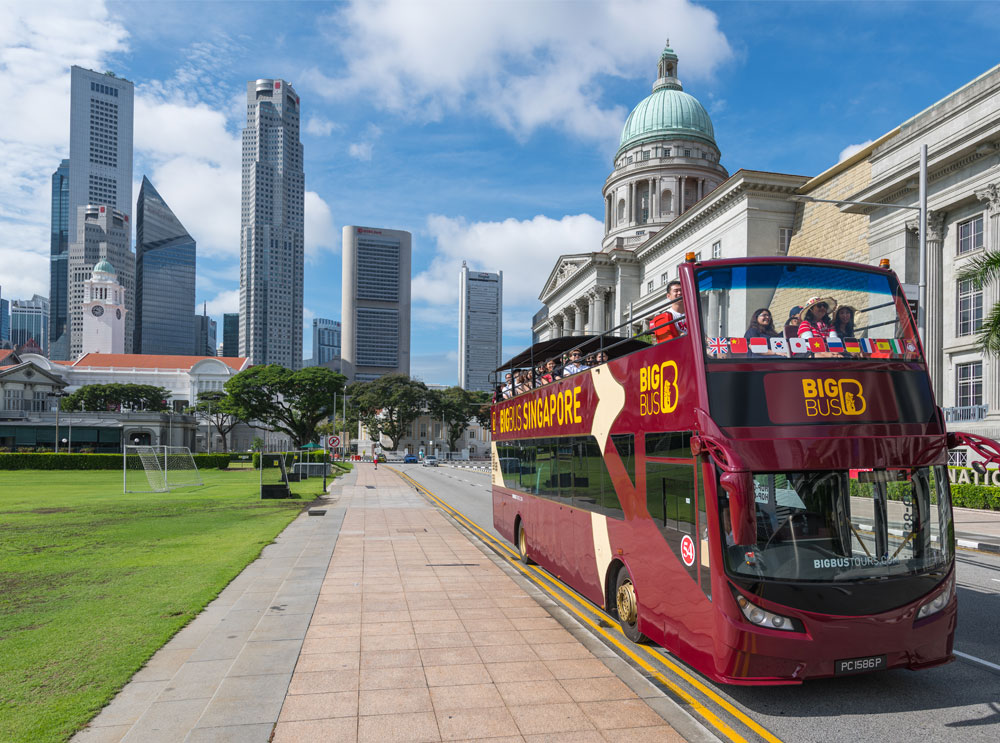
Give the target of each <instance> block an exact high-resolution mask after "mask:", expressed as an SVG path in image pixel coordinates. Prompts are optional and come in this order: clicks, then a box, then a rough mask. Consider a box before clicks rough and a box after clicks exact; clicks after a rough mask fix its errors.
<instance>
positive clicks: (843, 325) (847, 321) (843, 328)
mask: <svg viewBox="0 0 1000 743" xmlns="http://www.w3.org/2000/svg"><path fill="white" fill-rule="evenodd" d="M854 312H855V310H854V308H853V307H851V306H850V305H849V304H842V305H841V306H840V307H838V308H837V314H836V315H834V318H833V329H834V331H835V332H836V333H837V337H838V338H853V337H854Z"/></svg>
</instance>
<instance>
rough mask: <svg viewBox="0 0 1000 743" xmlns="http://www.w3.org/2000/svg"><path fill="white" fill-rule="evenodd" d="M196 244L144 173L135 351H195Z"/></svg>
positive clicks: (137, 244)
mask: <svg viewBox="0 0 1000 743" xmlns="http://www.w3.org/2000/svg"><path fill="white" fill-rule="evenodd" d="M195 265H196V243H195V240H194V238H193V237H191V235H190V234H188V231H187V230H186V229H184V225H182V224H181V222H180V220H179V219H177V217H176V216H175V215H174V213H173V211H171V209H170V207H169V206H167V203H166V202H165V201H164V200H163V197H162V196H160V194H159V192H157V190H156V188H154V186H153V184H152V183H150V181H149V179H148V178H147V177H146V176H143V177H142V186H141V187H140V188H139V199H138V201H137V202H136V217H135V335H134V337H133V349H134V351H135V353H150V354H165V355H179V356H190V355H196V353H195V320H194V307H195V294H194V291H195Z"/></svg>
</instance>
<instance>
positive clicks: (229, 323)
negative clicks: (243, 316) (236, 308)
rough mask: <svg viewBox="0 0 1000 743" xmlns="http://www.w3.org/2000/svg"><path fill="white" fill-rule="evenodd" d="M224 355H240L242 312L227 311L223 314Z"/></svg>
mask: <svg viewBox="0 0 1000 743" xmlns="http://www.w3.org/2000/svg"><path fill="white" fill-rule="evenodd" d="M222 355H223V356H230V357H235V356H239V355H240V313H238V312H231V313H230V312H227V313H226V314H225V315H223V316H222Z"/></svg>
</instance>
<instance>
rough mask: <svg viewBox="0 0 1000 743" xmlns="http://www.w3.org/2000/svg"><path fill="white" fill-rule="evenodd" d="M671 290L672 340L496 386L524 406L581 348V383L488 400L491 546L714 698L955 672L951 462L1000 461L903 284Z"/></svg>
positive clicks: (744, 280)
mask: <svg viewBox="0 0 1000 743" xmlns="http://www.w3.org/2000/svg"><path fill="white" fill-rule="evenodd" d="M679 278H680V281H681V291H682V297H683V299H682V300H680V301H677V302H676V303H674V305H673V306H672V307H668V308H667V309H670V310H671V311H672V312H673V314H671V313H670V312H663V313H658V314H657V315H656V317H655V319H654V318H650V319H651V321H652V322H654V323H655V324H656V325H657V327H654V328H653V329H652V331H653V332H652V333H650V334H648V335H647V338H648V339H650V340H655V339H661V340H662V339H669V340H663V341H662V342H659V343H655V344H653V345H646V344H637V343H636V341H635V340H633V339H628V340H623V339H621V338H618V337H615V335H614V334H613V333H611V334H607V335H604V336H600V337H584V338H573V339H561V340H559V341H552V342H549V343H547V344H545V343H543V344H538V345H536V346H535V347H533V348H532V349H529V351H527V352H525V353H524V354H521V355H519V357H516V358H515V359H513V360H512V361H511V362H508V364H505V366H504V367H502V368H501V369H500V370H498V372H500V373H501V374H503V373H505V372H510V373H512V375H513V377H514V384H515V385H516V383H517V379H518V378H521V379H522V380H523V379H524V378H525V377H527V378H529V379H530V378H531V375H530V374H528V371H529V370H530V372H532V373H534V372H536V370H537V373H538V374H541V373H542V371H544V369H543V368H542V367H541V366H540V365H541V364H543V363H544V362H545V361H546V360H547V359H546V358H545V357H546V356H548V355H554V356H557V357H558V356H560V355H562V354H561V352H562V351H565V350H566V349H568V348H569V347H570V346H572V345H573V344H578V345H579V346H580V348H581V349H582V352H583V353H582V355H583V356H584V357H589V359H590V362H591V364H593V365H592V366H590V368H587V369H585V370H583V371H576V373H573V374H569V375H567V376H563V377H562V378H560V379H557V380H556V381H552V382H549V383H547V384H542V383H541V382H539V384H538V386H535V387H534V388H533V389H526V388H527V387H531V386H533V385H532V384H531V383H530V382H529V383H528V384H524V383H522V384H521V386H520V391H521V394H517V392H518V387H517V386H514V387H513V388H511V387H508V388H506V389H500V388H498V398H500V399H498V400H497V402H496V403H495V404H494V406H493V409H492V433H493V444H492V459H493V463H492V477H493V509H494V510H493V513H494V524H495V526H496V528H497V530H498V531H499V532H500V533H501V534H503V535H504V536H505V537H506V538H507V539H509V540H510V541H511V542H513V543H514V544H515V545H516V546H517V548H518V550H519V551H520V554H521V558H522V560H524V561H535V562H537V563H538V564H540V565H541V566H542V567H544V568H545V569H546V570H548V571H549V572H551V573H552V574H553V575H555V576H557V577H558V578H560V579H561V580H563V581H564V582H565V583H567V584H568V585H570V586H571V587H573V588H574V589H576V590H577V591H579V592H580V593H581V594H583V595H584V596H586V597H587V598H588V599H589V600H591V601H593V602H594V603H595V604H598V605H600V606H602V607H604V608H605V609H606V610H607V611H609V612H610V613H612V614H613V615H615V616H617V619H618V622H619V624H620V625H621V628H622V630H623V632H624V633H625V634H626V636H628V637H629V638H630V639H632V640H635V641H641V640H643V639H645V638H649V639H651V640H652V641H654V642H656V643H659V644H660V645H662V646H663V647H665V648H667V649H668V650H670V651H671V652H673V653H674V654H676V655H677V656H678V657H680V658H681V659H683V660H684V661H686V662H687V663H689V664H690V665H692V666H693V667H695V668H696V669H698V670H700V671H701V672H702V673H704V674H705V675H707V676H709V677H710V678H712V679H714V680H717V681H720V682H724V683H732V684H786V683H799V682H801V681H803V680H804V679H808V678H817V677H826V676H834V675H839V674H848V673H858V672H867V671H875V670H882V669H888V668H899V667H906V668H911V669H919V668H927V667H931V666H936V665H939V664H942V663H946V662H948V661H950V660H952V659H953V655H952V640H953V636H954V629H955V617H956V598H955V572H954V528H953V524H952V515H951V501H950V492H949V485H948V476H947V471H946V469H947V468H946V464H947V451H948V448H949V447H953V446H956V445H958V444H963V443H964V444H967V445H970V446H972V447H973V448H975V449H976V451H978V452H979V453H980V454H981V455H983V456H984V457H985V458H987V459H988V460H992V461H1000V448H998V447H997V445H996V443H995V442H989V441H985V440H982V439H973V438H970V437H966V436H964V435H962V434H950V435H949V434H948V432H947V431H946V428H945V424H944V418H943V416H942V413H941V411H940V409H939V408H938V407H937V406H936V404H935V401H934V398H933V395H932V392H931V387H930V384H929V379H928V376H927V369H926V365H925V363H924V359H923V354H922V349H921V345H920V339H919V337H918V335H917V333H916V329H915V324H914V321H913V318H912V316H911V314H910V310H909V307H908V305H907V302H906V298H905V296H904V294H903V292H902V290H901V288H900V285H899V282H898V281H897V279H896V277H895V275H894V274H893V273H892V272H891V271H890V270H888V266H885V267H879V268H873V267H869V266H864V265H858V264H851V263H843V262H835V261H823V260H817V259H806V258H800V259H799V258H797V259H792V258H760V259H742V260H718V261H711V262H704V263H695V262H694V261H693V256H692V257H690V258H689V261H688V262H687V263H685V264H684V265H682V266H681V269H680V276H679ZM822 305H825V307H823V306H822ZM845 308H846V309H845ZM765 313H766V314H765ZM682 314H683V317H681V315H682ZM824 314H825V315H829V316H831V317H833V318H835V320H836V321H837V324H836V325H835V326H834V327H835V328H836V330H832V331H831V329H830V327H829V326H828V325H827V324H826V321H825V319H824V317H823V315H824ZM767 315H770V318H773V320H774V322H773V323H771V324H769V323H766V322H764V321H765V320H767V319H768V318H767ZM786 318H789V320H790V322H789V323H788V324H787V325H786V323H785V319H786ZM796 321H799V322H798V325H802V323H805V325H806V327H805V328H803V329H802V330H800V329H799V327H798V325H796V324H795V322H796ZM669 326H673V327H674V328H675V329H679V331H678V332H667V331H666V330H665V328H668V327H669ZM685 326H686V327H685ZM627 330H631V328H628V329H627ZM628 334H631V333H628ZM637 345H638V346H640V347H639V348H637ZM559 360H561V359H559ZM550 366H551V365H550ZM570 370H571V371H573V370H574V369H573V368H572V367H571V369H570ZM522 371H523V372H525V375H524V376H521V374H520V372H522ZM546 381H547V380H546Z"/></svg>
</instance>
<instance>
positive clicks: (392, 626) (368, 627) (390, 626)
mask: <svg viewBox="0 0 1000 743" xmlns="http://www.w3.org/2000/svg"><path fill="white" fill-rule="evenodd" d="M413 633H414V632H413V625H412V624H411V623H410V622H365V623H364V624H363V625H362V627H361V634H362V636H366V637H367V636H375V635H392V636H395V635H412V634H413Z"/></svg>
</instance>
